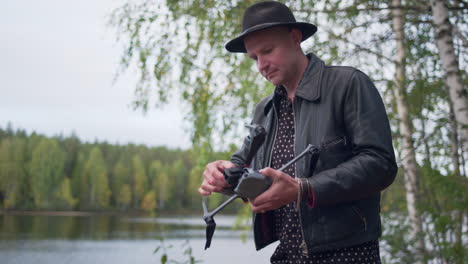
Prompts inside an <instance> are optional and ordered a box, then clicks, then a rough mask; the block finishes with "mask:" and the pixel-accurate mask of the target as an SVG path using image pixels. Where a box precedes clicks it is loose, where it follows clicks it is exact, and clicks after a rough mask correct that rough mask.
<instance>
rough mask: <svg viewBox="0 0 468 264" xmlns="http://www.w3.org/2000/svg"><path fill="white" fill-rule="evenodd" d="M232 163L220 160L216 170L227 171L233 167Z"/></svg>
mask: <svg viewBox="0 0 468 264" xmlns="http://www.w3.org/2000/svg"><path fill="white" fill-rule="evenodd" d="M235 166H236V165H234V163H232V162H230V161H228V160H221V161H220V162H218V169H221V170H224V169H229V168H232V167H235Z"/></svg>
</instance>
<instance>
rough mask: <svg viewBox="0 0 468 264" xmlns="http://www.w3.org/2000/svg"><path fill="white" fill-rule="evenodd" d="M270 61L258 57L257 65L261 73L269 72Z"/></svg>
mask: <svg viewBox="0 0 468 264" xmlns="http://www.w3.org/2000/svg"><path fill="white" fill-rule="evenodd" d="M268 66H269V63H268V61H267V60H265V59H264V58H261V57H259V58H257V67H258V70H259V71H260V73H261V74H263V75H265V74H266V73H267V72H268Z"/></svg>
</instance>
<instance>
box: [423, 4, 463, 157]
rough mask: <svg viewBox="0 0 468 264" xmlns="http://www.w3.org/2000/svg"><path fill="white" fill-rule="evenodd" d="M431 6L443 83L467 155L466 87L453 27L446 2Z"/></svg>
mask: <svg viewBox="0 0 468 264" xmlns="http://www.w3.org/2000/svg"><path fill="white" fill-rule="evenodd" d="M431 6H432V14H433V19H434V31H435V32H434V33H435V39H436V43H437V48H438V49H439V56H440V60H441V62H442V67H443V69H444V72H445V82H446V85H447V87H448V89H449V94H450V100H451V101H452V104H453V112H454V115H455V119H456V120H457V123H458V124H459V126H460V139H461V144H462V146H463V152H464V153H468V96H467V90H466V87H463V81H462V74H461V71H460V67H459V63H458V60H457V56H456V54H455V48H454V44H453V36H452V34H453V33H452V32H453V26H452V24H451V22H450V19H449V11H448V7H447V1H444V0H431Z"/></svg>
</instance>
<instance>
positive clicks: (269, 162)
mask: <svg viewBox="0 0 468 264" xmlns="http://www.w3.org/2000/svg"><path fill="white" fill-rule="evenodd" d="M273 110H274V111H275V120H274V121H275V122H276V126H275V134H274V136H273V140H272V141H271V144H270V153H269V157H268V163H267V166H268V167H270V166H271V158H272V156H273V145H274V144H275V139H276V134H277V133H278V113H277V112H276V107H275V105H274V104H273ZM252 224H253V226H255V217H254V218H253V223H252Z"/></svg>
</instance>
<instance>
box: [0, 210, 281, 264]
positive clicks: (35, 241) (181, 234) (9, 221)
mask: <svg viewBox="0 0 468 264" xmlns="http://www.w3.org/2000/svg"><path fill="white" fill-rule="evenodd" d="M215 219H216V223H217V229H216V232H215V234H214V237H213V241H212V243H211V247H210V248H209V249H208V250H206V251H205V250H204V245H205V229H204V228H205V226H204V224H205V223H204V221H203V220H202V218H201V215H200V216H173V217H158V218H151V217H130V216H116V215H86V214H85V215H81V216H45V215H33V216H30V215H1V214H0V263H2V264H26V263H35V264H41V263H44V264H45V263H47V264H54V263H60V264H86V263H99V264H102V263H113V264H124V263H125V264H127V263H135V264H136V263H138V264H144V263H160V259H161V256H162V254H163V253H164V252H165V253H167V255H168V257H169V260H174V261H179V262H180V263H184V262H185V261H187V260H188V255H187V254H184V252H188V250H190V249H191V250H192V255H193V256H194V257H195V259H197V260H200V261H201V262H200V263H226V264H229V263H269V258H270V256H271V254H272V253H273V251H274V249H275V247H276V245H277V243H275V244H273V245H270V246H269V247H267V248H265V249H263V250H261V251H256V250H255V247H254V243H253V237H252V232H251V231H250V230H249V231H239V230H232V229H231V226H233V224H234V222H235V217H234V216H223V215H219V216H216V218H215ZM159 238H164V239H163V241H160V240H159ZM242 238H244V240H243V239H242ZM157 248H159V250H157V252H156V253H154V251H155V250H156V249H157Z"/></svg>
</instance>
